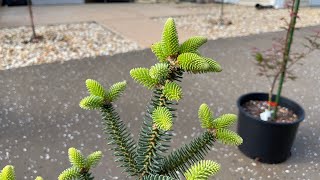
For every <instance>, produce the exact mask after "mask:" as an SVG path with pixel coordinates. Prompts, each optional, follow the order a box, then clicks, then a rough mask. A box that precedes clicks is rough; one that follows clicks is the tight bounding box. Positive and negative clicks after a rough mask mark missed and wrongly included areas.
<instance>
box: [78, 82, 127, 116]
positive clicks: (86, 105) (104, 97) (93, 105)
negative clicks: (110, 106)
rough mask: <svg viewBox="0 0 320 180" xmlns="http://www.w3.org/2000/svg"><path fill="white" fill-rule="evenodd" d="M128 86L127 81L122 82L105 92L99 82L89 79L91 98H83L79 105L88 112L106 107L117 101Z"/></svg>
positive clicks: (88, 86) (88, 87)
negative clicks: (107, 104) (106, 104)
mask: <svg viewBox="0 0 320 180" xmlns="http://www.w3.org/2000/svg"><path fill="white" fill-rule="evenodd" d="M126 85H127V83H126V81H122V82H118V83H115V84H114V85H112V86H111V87H110V88H109V90H105V89H104V87H103V86H102V85H101V84H100V83H99V82H98V81H95V80H92V79H88V80H86V86H87V89H88V91H89V93H90V96H87V97H85V98H83V99H82V100H81V101H80V104H79V105H80V107H81V108H83V109H87V110H91V109H99V108H101V107H102V106H103V105H105V103H111V102H113V101H116V100H117V99H118V97H119V96H120V95H121V94H122V92H123V91H124V90H125V88H126Z"/></svg>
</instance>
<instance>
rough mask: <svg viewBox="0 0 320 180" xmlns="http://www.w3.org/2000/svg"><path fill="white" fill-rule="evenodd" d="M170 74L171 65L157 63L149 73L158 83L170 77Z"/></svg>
mask: <svg viewBox="0 0 320 180" xmlns="http://www.w3.org/2000/svg"><path fill="white" fill-rule="evenodd" d="M168 74H169V65H168V64H167V63H157V64H155V65H154V66H151V68H150V71H149V75H150V76H151V77H152V78H153V79H156V80H157V81H160V80H162V79H165V78H166V77H167V76H168Z"/></svg>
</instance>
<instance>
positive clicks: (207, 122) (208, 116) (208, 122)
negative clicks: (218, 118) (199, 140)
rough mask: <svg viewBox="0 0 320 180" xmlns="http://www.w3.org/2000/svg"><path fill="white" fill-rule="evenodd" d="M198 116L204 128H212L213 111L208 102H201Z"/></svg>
mask: <svg viewBox="0 0 320 180" xmlns="http://www.w3.org/2000/svg"><path fill="white" fill-rule="evenodd" d="M198 117H199V119H200V122H201V127H202V128H205V129H210V128H212V112H211V110H210V108H209V106H208V105H207V104H201V106H200V108H199V111H198Z"/></svg>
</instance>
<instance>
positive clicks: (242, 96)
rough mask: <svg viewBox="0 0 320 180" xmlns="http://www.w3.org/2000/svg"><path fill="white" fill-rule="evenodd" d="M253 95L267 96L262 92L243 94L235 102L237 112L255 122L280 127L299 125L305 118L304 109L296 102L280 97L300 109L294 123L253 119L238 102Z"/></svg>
mask: <svg viewBox="0 0 320 180" xmlns="http://www.w3.org/2000/svg"><path fill="white" fill-rule="evenodd" d="M253 94H256V95H268V94H267V93H264V92H250V93H246V94H243V95H241V96H240V97H239V98H238V100H237V106H238V109H239V111H241V113H243V114H245V115H246V116H249V117H251V118H252V119H254V120H257V121H259V122H262V123H265V124H273V125H280V126H281V125H293V124H298V123H300V122H301V121H303V120H304V118H305V111H304V109H303V108H302V106H300V105H299V104H298V103H297V102H295V101H293V100H291V99H289V98H286V97H284V96H281V97H280V99H284V100H286V101H289V102H290V103H292V104H295V105H296V106H298V107H299V108H300V109H301V115H300V116H298V120H296V121H294V122H289V123H288V122H273V121H263V120H261V119H260V118H255V117H253V116H252V115H251V114H250V113H248V112H247V111H245V110H244V109H243V107H242V106H241V104H240V102H241V101H242V99H243V98H244V97H246V96H249V95H253ZM295 113H296V112H295Z"/></svg>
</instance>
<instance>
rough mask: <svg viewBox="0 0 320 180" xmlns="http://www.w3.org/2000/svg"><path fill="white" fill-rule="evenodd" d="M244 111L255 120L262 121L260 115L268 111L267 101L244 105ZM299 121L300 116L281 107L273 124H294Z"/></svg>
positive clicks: (250, 102)
mask: <svg viewBox="0 0 320 180" xmlns="http://www.w3.org/2000/svg"><path fill="white" fill-rule="evenodd" d="M243 109H244V110H245V111H246V112H248V113H249V114H251V115H252V116H253V117H254V118H257V119H260V114H261V113H263V112H264V111H265V110H266V109H268V102H267V101H258V100H250V101H248V102H246V103H244V104H243ZM297 120H298V116H297V115H296V114H295V113H294V112H293V111H292V110H290V109H288V108H286V107H283V106H279V105H278V112H277V117H276V119H274V120H273V122H278V123H292V122H294V121H297Z"/></svg>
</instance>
